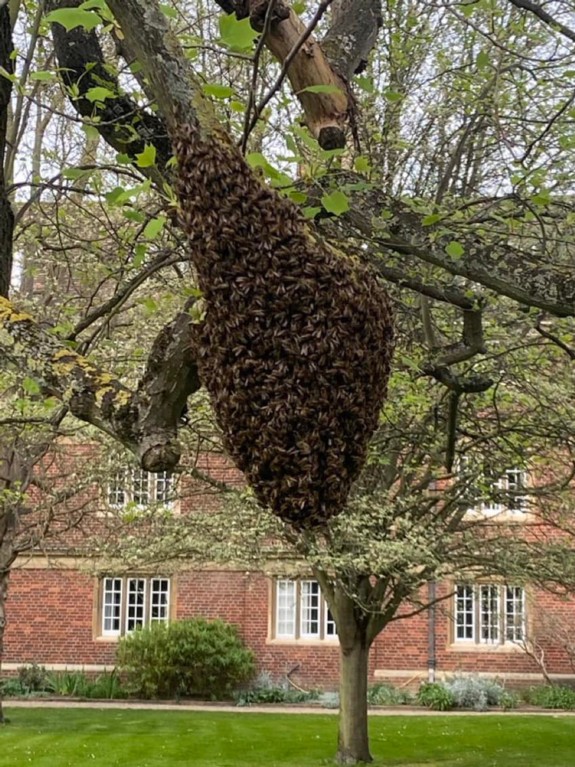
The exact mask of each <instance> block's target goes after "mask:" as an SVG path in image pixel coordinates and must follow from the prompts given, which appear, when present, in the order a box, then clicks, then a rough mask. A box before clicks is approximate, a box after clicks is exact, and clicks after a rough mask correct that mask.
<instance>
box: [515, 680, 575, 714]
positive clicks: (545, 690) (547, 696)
mask: <svg viewBox="0 0 575 767" xmlns="http://www.w3.org/2000/svg"><path fill="white" fill-rule="evenodd" d="M525 699H526V700H527V702H528V703H531V704H532V705H533V706H541V708H561V709H565V710H567V711H570V710H572V709H575V690H574V689H573V688H572V687H565V686H562V685H545V686H542V687H531V688H530V689H529V690H527V693H526V695H525Z"/></svg>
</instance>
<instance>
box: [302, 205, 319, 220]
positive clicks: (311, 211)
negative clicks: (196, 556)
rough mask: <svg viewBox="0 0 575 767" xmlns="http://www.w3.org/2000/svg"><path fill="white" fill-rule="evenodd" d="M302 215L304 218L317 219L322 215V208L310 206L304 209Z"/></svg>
mask: <svg viewBox="0 0 575 767" xmlns="http://www.w3.org/2000/svg"><path fill="white" fill-rule="evenodd" d="M302 213H303V215H304V218H315V217H316V216H317V214H318V213H321V208H315V207H311V206H308V207H307V208H303V210H302Z"/></svg>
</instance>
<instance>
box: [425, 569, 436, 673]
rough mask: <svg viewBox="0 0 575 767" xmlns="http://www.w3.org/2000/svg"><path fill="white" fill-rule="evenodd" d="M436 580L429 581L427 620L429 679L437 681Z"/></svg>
mask: <svg viewBox="0 0 575 767" xmlns="http://www.w3.org/2000/svg"><path fill="white" fill-rule="evenodd" d="M436 585H437V584H436V582H435V581H429V583H428V584H427V601H428V602H429V610H428V616H429V617H428V622H427V680H428V682H435V670H436V668H437V654H436V645H435V618H436V607H437V605H436V604H435V600H436V598H437V597H436Z"/></svg>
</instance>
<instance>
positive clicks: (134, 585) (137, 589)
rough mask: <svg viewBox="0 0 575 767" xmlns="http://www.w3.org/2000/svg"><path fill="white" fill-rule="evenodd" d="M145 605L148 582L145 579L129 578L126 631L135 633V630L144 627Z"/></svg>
mask: <svg viewBox="0 0 575 767" xmlns="http://www.w3.org/2000/svg"><path fill="white" fill-rule="evenodd" d="M145 605H146V581H145V580H144V579H143V578H129V579H128V606H127V609H126V631H134V629H136V628H138V627H139V626H143V625H144V609H145Z"/></svg>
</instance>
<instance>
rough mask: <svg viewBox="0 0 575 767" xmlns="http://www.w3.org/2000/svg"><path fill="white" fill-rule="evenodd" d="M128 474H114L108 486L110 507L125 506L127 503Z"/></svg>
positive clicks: (121, 472)
mask: <svg viewBox="0 0 575 767" xmlns="http://www.w3.org/2000/svg"><path fill="white" fill-rule="evenodd" d="M125 484H126V473H125V472H124V471H118V472H116V473H115V474H114V476H113V477H112V479H111V480H110V484H109V485H108V503H109V504H110V506H123V505H124V504H125V503H126V493H125V492H124V488H125Z"/></svg>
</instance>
